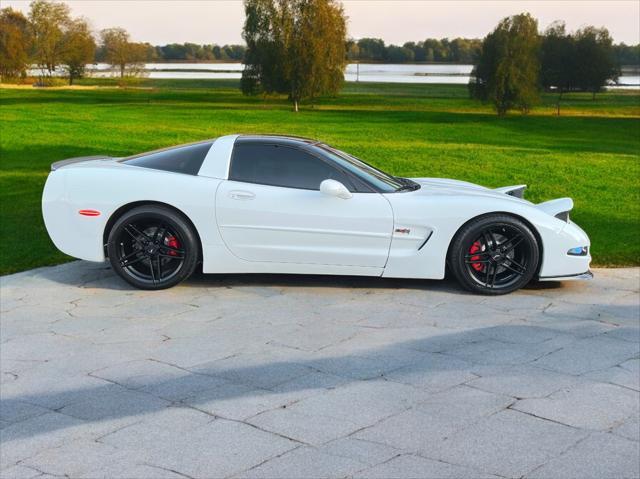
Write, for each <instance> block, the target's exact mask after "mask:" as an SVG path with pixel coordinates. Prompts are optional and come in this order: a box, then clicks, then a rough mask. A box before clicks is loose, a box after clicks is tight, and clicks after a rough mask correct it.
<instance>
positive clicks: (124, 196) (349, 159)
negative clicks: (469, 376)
mask: <svg viewBox="0 0 640 479" xmlns="http://www.w3.org/2000/svg"><path fill="white" fill-rule="evenodd" d="M51 170H52V171H51V173H50V174H49V177H48V179H47V182H46V186H45V188H44V193H43V197H42V211H43V215H44V221H45V224H46V227H47V230H48V232H49V235H50V236H51V239H52V240H53V242H54V243H55V245H56V246H57V247H58V248H59V249H60V250H61V251H63V252H64V253H66V254H68V255H71V256H75V257H77V258H82V259H85V260H89V261H104V260H105V258H109V261H110V262H111V265H112V266H113V269H114V270H115V271H116V273H118V274H119V275H120V276H121V277H122V278H124V279H125V280H126V281H128V282H129V283H130V284H132V285H134V286H136V287H138V288H143V289H162V288H168V287H170V286H173V285H175V284H178V283H179V282H181V281H183V280H184V279H186V278H188V277H189V276H190V275H191V274H192V273H193V271H194V270H195V268H196V267H197V265H198V264H202V270H203V272H204V273H295V274H332V275H366V276H383V277H391V278H428V279H442V278H444V276H445V271H446V270H447V269H448V270H449V271H450V272H451V273H452V274H453V276H455V277H456V278H457V280H458V281H459V282H460V284H461V285H462V286H463V287H465V288H467V289H469V290H471V291H474V292H478V293H486V294H502V293H508V292H510V291H514V290H516V289H518V288H520V287H523V286H525V285H526V284H527V283H529V282H530V281H531V280H533V279H537V280H565V279H586V278H590V277H592V275H591V273H590V271H589V262H590V261H591V256H590V255H589V238H588V237H587V235H586V234H585V232H584V231H583V230H582V229H580V228H579V227H578V226H577V225H576V224H574V223H572V222H571V221H570V220H569V211H570V210H571V209H572V207H573V202H572V200H571V199H570V198H562V199H557V200H552V201H547V202H545V203H540V204H537V205H536V204H533V203H531V202H529V201H526V200H524V199H523V198H522V196H523V191H524V189H525V185H517V186H508V187H504V188H496V189H489V188H485V187H482V186H478V185H474V184H471V183H467V182H463V181H456V180H446V179H439V178H401V177H396V176H392V175H389V174H387V173H384V172H383V171H380V170H378V169H376V168H374V167H372V166H370V165H368V164H366V163H365V162H363V161H362V160H359V159H358V158H356V157H354V156H352V155H350V154H348V153H345V152H342V151H339V150H337V149H335V148H332V147H330V146H328V145H326V144H324V143H321V142H318V141H314V140H309V139H303V138H295V137H284V136H256V135H230V136H223V137H220V138H217V139H215V140H208V141H203V142H199V143H193V144H189V145H183V146H176V147H173V148H167V149H163V150H159V151H153V152H150V153H143V154H140V155H136V156H131V157H127V158H111V157H105V156H98V157H83V158H73V159H69V160H64V161H59V162H57V163H54V164H53V165H52V167H51Z"/></svg>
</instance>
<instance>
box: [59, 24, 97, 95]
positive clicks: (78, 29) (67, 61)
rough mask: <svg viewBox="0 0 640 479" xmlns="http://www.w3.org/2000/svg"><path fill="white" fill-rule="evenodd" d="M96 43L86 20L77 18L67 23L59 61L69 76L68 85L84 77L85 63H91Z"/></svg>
mask: <svg viewBox="0 0 640 479" xmlns="http://www.w3.org/2000/svg"><path fill="white" fill-rule="evenodd" d="M95 53H96V42H95V40H94V39H93V35H92V33H91V29H90V28H89V24H88V23H87V21H86V20H84V19H82V18H78V19H75V20H72V21H70V22H69V24H68V27H67V30H66V31H65V33H64V51H63V53H62V57H61V61H62V63H63V64H64V65H65V67H66V70H67V73H68V74H69V85H73V80H74V79H75V78H82V77H83V76H84V72H85V68H86V65H87V63H92V62H93V60H94V58H95Z"/></svg>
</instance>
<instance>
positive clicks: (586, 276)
mask: <svg viewBox="0 0 640 479" xmlns="http://www.w3.org/2000/svg"><path fill="white" fill-rule="evenodd" d="M590 279H593V273H592V272H591V270H589V271H586V272H584V273H579V274H570V275H565V276H540V277H539V278H538V281H585V280H590Z"/></svg>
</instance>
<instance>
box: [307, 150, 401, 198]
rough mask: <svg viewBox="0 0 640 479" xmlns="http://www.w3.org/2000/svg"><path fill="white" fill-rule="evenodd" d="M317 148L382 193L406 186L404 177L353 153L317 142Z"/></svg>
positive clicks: (398, 189)
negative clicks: (365, 160) (366, 161)
mask: <svg viewBox="0 0 640 479" xmlns="http://www.w3.org/2000/svg"><path fill="white" fill-rule="evenodd" d="M314 146H315V147H316V148H320V149H321V150H322V152H323V153H324V154H325V155H327V156H329V157H330V158H331V160H333V161H335V162H336V163H337V164H339V165H340V166H341V167H342V168H344V169H345V170H348V171H350V172H351V173H352V174H354V175H355V176H357V177H358V178H361V179H362V180H363V181H365V182H367V183H368V184H370V185H372V186H373V187H375V188H376V189H377V190H378V191H380V192H381V193H392V192H394V191H400V190H402V189H404V187H405V186H406V182H404V181H403V178H396V177H395V176H391V175H389V174H388V173H385V172H384V171H380V170H378V169H377V168H374V167H373V166H371V165H368V164H367V163H365V162H364V161H362V160H359V159H358V158H356V157H355V156H353V155H350V154H348V153H345V152H344V151H340V150H336V149H335V148H331V147H330V146H328V145H324V144H317V145H314Z"/></svg>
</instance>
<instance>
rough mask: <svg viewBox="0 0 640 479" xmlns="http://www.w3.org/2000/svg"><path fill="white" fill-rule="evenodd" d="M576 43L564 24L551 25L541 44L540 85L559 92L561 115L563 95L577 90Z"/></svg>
mask: <svg viewBox="0 0 640 479" xmlns="http://www.w3.org/2000/svg"><path fill="white" fill-rule="evenodd" d="M575 63H576V51H575V42H574V40H573V37H572V36H571V35H568V34H567V33H566V28H565V24H564V22H561V21H557V22H554V23H552V24H551V25H549V27H548V28H547V29H546V30H545V33H544V35H543V36H542V41H541V44H540V83H541V85H542V86H543V87H544V88H546V89H551V88H555V89H556V90H557V91H558V98H557V101H556V111H557V114H558V115H560V101H561V100H562V94H563V93H564V92H566V91H571V90H573V89H574V88H575V86H576V85H575V67H576V65H575Z"/></svg>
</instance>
